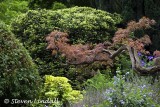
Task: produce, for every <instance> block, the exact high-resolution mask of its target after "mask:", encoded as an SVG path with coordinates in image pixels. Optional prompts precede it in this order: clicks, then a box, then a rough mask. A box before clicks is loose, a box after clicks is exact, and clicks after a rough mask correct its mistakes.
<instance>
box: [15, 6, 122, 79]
mask: <svg viewBox="0 0 160 107" xmlns="http://www.w3.org/2000/svg"><path fill="white" fill-rule="evenodd" d="M84 16H85V17H84ZM120 21H121V18H120V15H118V14H110V13H108V12H105V11H101V10H96V9H93V8H88V7H73V8H68V9H62V10H57V11H51V10H30V11H28V12H27V13H26V14H24V15H21V16H19V17H18V18H17V19H16V20H15V21H14V22H13V23H12V31H13V32H14V33H15V34H16V36H17V37H18V38H19V39H20V40H21V41H22V42H23V44H24V46H25V47H26V48H27V49H28V50H29V52H30V55H31V56H32V58H33V59H34V61H35V63H36V64H37V65H38V68H39V72H40V73H41V74H42V75H44V74H51V73H52V74H54V75H65V76H66V75H68V76H69V78H73V76H71V75H70V74H68V73H69V72H68V71H67V69H70V67H69V66H66V64H65V63H66V62H65V61H64V60H63V59H64V58H63V57H59V56H58V55H56V56H51V52H50V51H47V50H46V46H47V44H46V41H45V37H46V35H47V34H49V33H50V32H51V31H52V30H54V29H58V30H61V31H66V32H68V33H69V35H70V36H69V38H70V40H71V41H70V42H73V43H85V42H92V43H95V42H103V41H105V40H108V38H111V34H112V33H113V31H115V30H116V24H118V23H119V22H120ZM111 32H112V33H111ZM110 33H111V34H110ZM72 68H73V67H72ZM72 68H71V69H72ZM74 74H75V73H74ZM70 76H71V77H70ZM86 77H87V76H86ZM73 80H76V79H75V78H73Z"/></svg>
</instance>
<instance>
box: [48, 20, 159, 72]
mask: <svg viewBox="0 0 160 107" xmlns="http://www.w3.org/2000/svg"><path fill="white" fill-rule="evenodd" d="M154 24H155V21H154V20H150V19H149V18H146V17H143V18H141V19H140V20H139V21H138V22H135V21H131V22H129V23H128V25H127V27H126V28H125V29H118V31H117V32H116V33H115V35H114V37H113V42H112V43H110V42H104V43H99V44H96V45H95V46H92V45H89V44H86V45H82V44H76V45H71V44H69V39H68V38H67V37H68V34H67V33H64V32H60V31H52V32H51V33H50V34H49V35H48V36H47V37H46V41H47V42H48V46H47V49H50V50H52V54H53V55H54V54H56V53H57V51H58V52H60V53H61V54H62V56H65V57H66V60H67V63H68V64H74V65H80V64H90V63H93V62H95V61H99V62H101V61H106V62H107V63H108V64H111V63H112V62H113V60H114V58H115V57H116V56H117V55H119V54H120V53H121V52H123V51H126V50H128V53H129V56H130V59H131V62H132V69H133V70H135V71H137V72H139V73H140V74H154V73H156V72H158V71H160V65H155V66H153V67H149V68H146V67H143V66H141V65H140V60H139V57H138V55H137V51H138V52H142V53H144V54H147V53H149V52H148V51H146V50H145V49H144V46H145V45H148V44H151V40H150V38H149V36H148V35H144V36H143V37H142V38H135V37H134V38H132V37H130V34H131V33H132V32H134V31H136V30H139V29H148V28H150V27H151V25H154ZM116 45H118V46H120V45H121V47H120V48H119V49H117V50H114V49H113V47H114V46H116ZM159 53H160V51H155V52H154V54H156V55H159Z"/></svg>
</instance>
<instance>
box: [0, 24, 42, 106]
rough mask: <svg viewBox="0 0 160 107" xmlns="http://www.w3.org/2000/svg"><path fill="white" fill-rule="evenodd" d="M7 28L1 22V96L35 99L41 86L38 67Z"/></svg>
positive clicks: (2, 97)
mask: <svg viewBox="0 0 160 107" xmlns="http://www.w3.org/2000/svg"><path fill="white" fill-rule="evenodd" d="M7 28H8V26H6V25H5V24H4V23H2V22H0V98H1V100H4V99H5V98H8V99H11V98H12V99H13V98H17V99H30V100H31V99H34V98H35V97H36V95H37V91H38V89H39V87H40V76H39V74H38V70H37V67H36V65H35V64H34V63H33V62H32V59H31V57H30V56H29V54H28V51H27V50H26V49H25V48H24V47H23V46H22V44H21V43H20V42H19V41H18V40H17V39H15V37H14V35H13V34H12V33H11V32H9V30H8V29H7ZM1 104H2V106H3V104H4V103H3V102H1V103H0V106H1Z"/></svg>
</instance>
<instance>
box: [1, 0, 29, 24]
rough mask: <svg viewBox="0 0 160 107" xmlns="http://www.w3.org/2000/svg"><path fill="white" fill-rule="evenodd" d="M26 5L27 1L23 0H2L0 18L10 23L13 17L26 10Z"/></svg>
mask: <svg viewBox="0 0 160 107" xmlns="http://www.w3.org/2000/svg"><path fill="white" fill-rule="evenodd" d="M27 6H28V2H27V1H25V0H21V1H20V0H12V1H11V0H4V1H2V2H0V20H2V21H4V22H5V23H6V24H10V22H11V20H12V19H13V18H15V17H17V16H18V15H20V14H21V13H24V12H27V11H28V7H27Z"/></svg>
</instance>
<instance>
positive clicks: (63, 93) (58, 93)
mask: <svg viewBox="0 0 160 107" xmlns="http://www.w3.org/2000/svg"><path fill="white" fill-rule="evenodd" d="M68 81H69V80H68V79H67V78H65V77H54V76H51V75H46V76H45V82H44V88H43V89H42V92H41V93H40V94H41V95H40V98H39V99H43V100H45V99H46V100H47V99H50V100H52V101H53V103H52V104H49V105H48V106H50V107H53V106H55V105H56V104H59V106H58V105H57V106H58V107H60V105H62V104H63V105H67V104H69V103H73V102H77V101H79V100H81V99H82V98H83V96H82V94H81V93H80V91H77V90H73V89H72V87H71V85H70V84H69V83H68ZM56 101H57V102H56ZM35 105H36V104H35ZM36 106H37V105H36ZM38 106H42V107H44V105H41V104H40V105H39V104H38ZM67 107H68V106H67Z"/></svg>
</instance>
